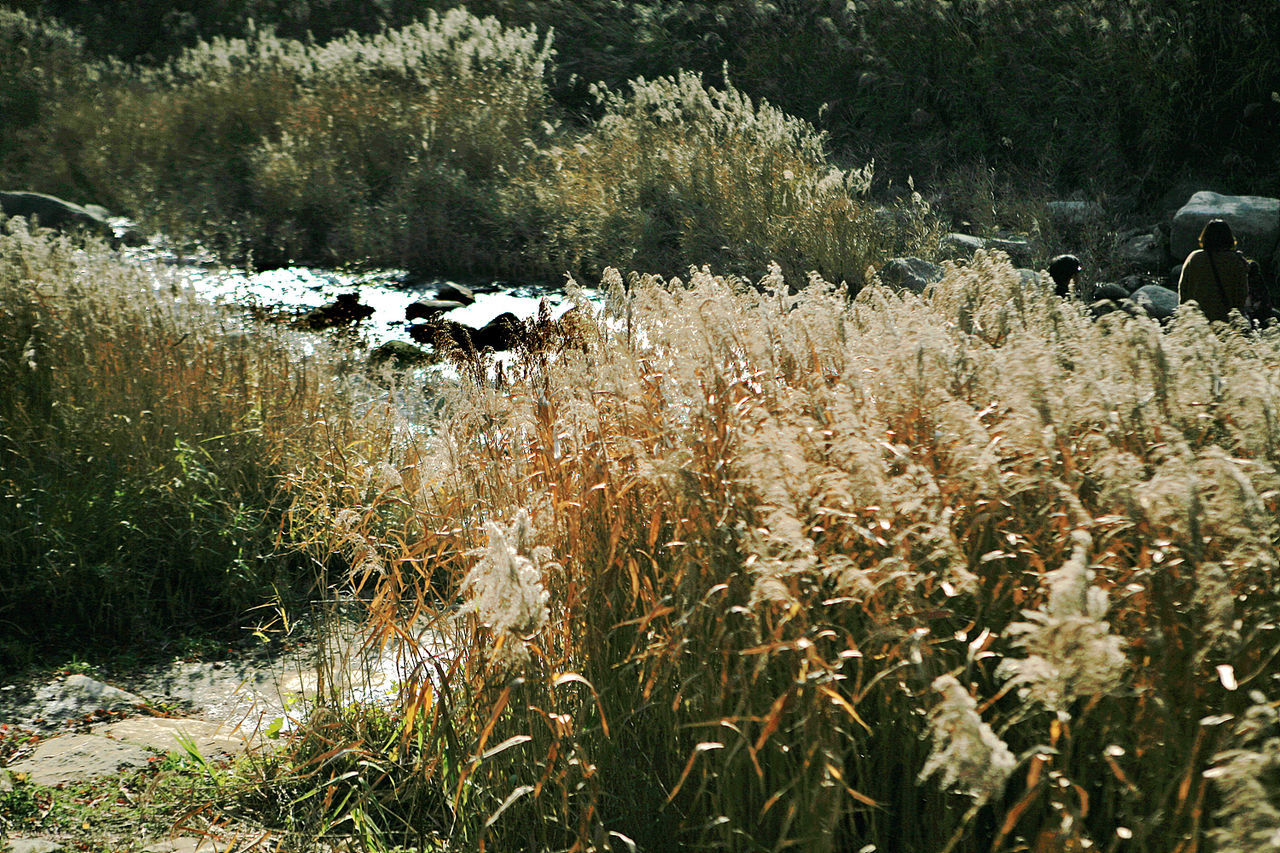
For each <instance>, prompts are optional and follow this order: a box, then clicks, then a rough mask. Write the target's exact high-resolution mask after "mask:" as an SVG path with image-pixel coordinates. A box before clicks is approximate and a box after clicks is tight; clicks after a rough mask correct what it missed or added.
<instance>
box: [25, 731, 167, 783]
mask: <svg viewBox="0 0 1280 853" xmlns="http://www.w3.org/2000/svg"><path fill="white" fill-rule="evenodd" d="M151 756H152V753H151V752H150V751H149V750H147V749H145V748H143V747H141V746H137V745H136V744H131V743H124V742H123V741H118V740H111V739H110V738H105V737H99V736H97V735H85V734H70V735H62V736H60V737H53V738H49V739H48V740H42V741H40V742H39V743H38V744H37V745H36V748H35V750H34V751H33V752H32V753H31V755H29V756H27V757H26V758H23V759H22V760H20V761H15V762H13V763H12V764H10V765H9V769H10V770H11V771H13V772H14V773H24V774H26V778H27V779H29V780H30V781H32V782H34V783H35V784H37V785H48V786H50V787H52V786H54V785H64V784H66V783H68V782H80V781H85V780H88V779H98V778H100V777H102V776H113V775H115V774H116V773H119V772H120V771H122V770H136V769H138V768H140V767H146V766H147V765H148V764H150V763H151V762H150V759H151Z"/></svg>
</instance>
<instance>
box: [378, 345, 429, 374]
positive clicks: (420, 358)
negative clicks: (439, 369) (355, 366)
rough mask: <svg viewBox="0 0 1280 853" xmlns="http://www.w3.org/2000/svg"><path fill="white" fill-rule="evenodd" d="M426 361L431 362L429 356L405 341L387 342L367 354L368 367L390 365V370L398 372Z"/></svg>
mask: <svg viewBox="0 0 1280 853" xmlns="http://www.w3.org/2000/svg"><path fill="white" fill-rule="evenodd" d="M428 361H431V356H429V355H428V354H427V353H426V352H425V351H424V350H422V349H421V348H419V347H416V346H414V345H413V344H411V343H407V342H406V341H387V342H386V343H382V344H378V346H376V347H374V348H373V350H372V351H371V352H370V353H369V366H370V367H384V366H387V365H390V366H391V367H392V368H395V369H397V370H400V369H403V368H406V367H412V366H413V365H415V364H423V363H425V362H428Z"/></svg>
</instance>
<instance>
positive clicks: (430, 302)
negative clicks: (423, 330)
mask: <svg viewBox="0 0 1280 853" xmlns="http://www.w3.org/2000/svg"><path fill="white" fill-rule="evenodd" d="M462 306H463V303H462V302H459V301H458V300H456V299H419V300H417V301H416V302H410V303H409V304H408V305H407V306H405V309H404V318H405V319H406V320H425V319H427V318H429V317H434V316H436V315H437V314H444V313H445V312H447V311H452V310H453V309H455V308H461V307H462Z"/></svg>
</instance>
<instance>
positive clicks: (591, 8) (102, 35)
mask: <svg viewBox="0 0 1280 853" xmlns="http://www.w3.org/2000/svg"><path fill="white" fill-rule="evenodd" d="M10 5H12V6H15V7H16V8H19V9H24V10H26V11H28V12H30V13H35V12H37V11H38V12H41V13H44V14H49V15H53V16H61V19H62V20H63V21H65V22H67V23H68V24H70V25H72V26H74V27H77V28H78V29H80V31H81V32H82V33H84V34H85V35H86V36H87V38H88V41H89V44H90V45H91V46H92V47H93V49H95V50H97V51H98V52H99V55H102V54H103V52H109V53H113V54H121V55H123V57H124V58H126V59H134V58H138V57H140V56H143V55H144V54H149V55H151V56H152V58H153V60H157V61H158V60H161V59H164V58H168V57H171V56H173V55H176V54H177V53H178V52H179V50H180V49H181V48H183V47H191V46H193V45H194V43H195V41H196V39H197V38H204V39H210V38H212V37H213V36H217V35H221V36H238V35H242V34H243V33H244V32H245V30H246V28H247V27H248V26H250V25H251V22H253V21H256V22H257V24H258V25H259V26H261V25H264V24H266V25H271V26H274V27H276V29H277V31H278V32H279V34H280V35H281V36H284V37H289V38H295V39H305V38H308V37H309V36H308V34H310V37H314V38H315V39H317V40H320V41H324V40H328V39H331V38H334V37H338V36H341V35H342V34H343V33H344V32H345V31H346V29H347V28H352V29H355V30H356V31H358V32H363V33H366V34H367V33H373V32H376V31H377V30H378V29H379V28H380V27H382V26H391V27H399V26H404V25H406V24H408V23H411V22H412V21H414V20H421V19H424V16H425V15H426V14H428V10H435V11H437V12H438V11H443V10H444V9H447V8H450V7H452V6H455V5H457V4H456V3H455V2H451V0H433V2H428V3H420V4H411V3H404V2H399V0H382V2H378V3H351V2H341V0H334V2H323V0H311V1H310V2H290V3H278V2H275V0H225V2H222V3H219V4H207V3H198V4H197V3H187V4H183V3H179V4H172V3H170V4H165V8H164V9H163V10H158V9H155V8H153V6H154V4H152V3H150V2H144V0H135V2H130V3H126V4H115V5H113V7H112V8H111V9H110V10H109V11H108V10H105V9H103V8H101V7H98V6H95V5H94V4H84V3H68V2H62V0H43V2H41V0H16V1H15V0H10ZM467 7H468V8H469V9H471V10H472V12H474V13H476V14H478V15H493V16H495V17H496V18H497V19H498V20H500V21H502V22H503V23H504V24H506V25H507V26H519V27H535V28H537V29H538V30H539V31H541V32H554V33H555V39H556V47H557V63H556V65H555V67H554V68H553V69H552V76H551V80H550V90H551V92H552V93H553V94H554V96H555V97H556V99H557V101H558V102H559V103H560V104H561V105H562V106H563V107H565V108H566V109H567V110H569V111H570V113H571V114H577V112H578V111H580V110H586V111H591V110H592V109H593V107H592V99H591V97H590V95H589V89H590V86H591V85H592V84H594V83H596V82H600V83H603V84H605V85H607V86H608V87H610V88H612V89H621V88H623V87H625V86H626V84H627V83H628V81H630V80H632V79H635V78H638V77H644V78H645V79H648V80H653V79H657V78H661V77H668V76H674V75H676V74H678V73H679V72H680V71H682V70H683V71H691V72H693V73H698V74H702V75H703V77H704V79H705V80H706V81H707V82H708V83H709V84H711V85H714V86H716V87H718V88H719V87H722V86H723V85H724V84H725V82H726V81H725V80H724V78H723V77H722V76H721V75H722V71H723V70H724V69H726V68H727V69H728V73H729V75H730V77H731V78H732V79H733V81H734V83H735V85H736V86H737V87H738V88H739V89H740V90H741V91H742V92H743V93H745V94H747V95H748V96H750V97H751V98H752V99H753V100H760V99H768V100H769V101H770V102H771V103H773V104H775V105H776V106H777V107H779V108H780V109H782V110H784V111H786V112H788V113H790V114H792V115H795V116H798V117H801V118H804V119H806V120H808V121H810V122H813V123H814V124H815V125H816V126H818V127H819V128H820V129H822V130H824V131H826V132H828V134H829V135H830V137H831V139H832V140H833V143H834V145H835V146H836V149H837V150H838V151H839V152H841V154H842V155H845V154H847V155H849V156H850V158H851V159H852V160H854V161H856V162H858V163H861V162H865V161H866V160H869V159H872V158H875V159H876V160H877V162H878V163H879V164H880V166H881V171H882V173H883V176H884V177H885V178H893V179H894V180H895V181H897V182H898V183H901V182H902V181H903V180H904V179H905V177H906V176H907V175H914V176H915V177H916V179H917V182H924V181H928V182H929V183H930V184H932V182H933V180H934V179H935V178H936V177H938V173H939V171H945V170H946V169H947V167H948V166H949V165H950V164H952V163H953V162H955V161H959V162H960V163H961V164H963V165H966V166H971V165H974V164H981V165H984V166H990V167H993V168H996V169H998V170H999V171H1001V172H1005V171H1009V172H1011V173H1012V174H1013V175H1014V176H1015V178H1017V179H1024V178H1025V177H1026V176H1027V174H1028V173H1032V174H1035V175H1038V176H1040V175H1043V176H1047V177H1048V178H1049V179H1050V180H1051V181H1052V184H1053V186H1054V187H1055V189H1056V190H1057V191H1059V192H1071V191H1086V192H1092V193H1095V194H1098V193H1116V192H1125V193H1133V192H1137V191H1146V192H1148V193H1153V194H1156V195H1158V194H1159V192H1160V191H1161V189H1162V185H1163V184H1164V182H1166V181H1168V180H1169V179H1170V178H1171V177H1172V176H1174V175H1177V174H1179V173H1180V172H1181V171H1183V170H1187V169H1190V170H1193V171H1200V172H1209V173H1211V174H1212V175H1213V176H1214V177H1216V178H1218V179H1219V180H1224V181H1228V182H1240V183H1243V184H1253V183H1255V182H1258V181H1262V182H1264V187H1263V188H1262V189H1263V190H1265V191H1267V192H1280V188H1277V186H1276V184H1275V182H1276V181H1277V180H1280V179H1278V178H1277V177H1276V172H1277V164H1276V160H1275V153H1274V150H1273V146H1271V145H1270V144H1269V143H1270V135H1269V133H1268V129H1269V128H1272V127H1274V126H1275V116H1276V115H1277V111H1278V110H1280V108H1278V107H1276V106H1275V105H1274V103H1273V102H1272V99H1271V95H1272V90H1273V89H1274V88H1275V84H1274V81H1275V80H1276V79H1277V76H1278V67H1277V62H1276V60H1275V59H1274V57H1273V52H1272V51H1270V50H1269V47H1270V46H1271V45H1273V44H1275V43H1276V42H1277V40H1280V10H1277V8H1276V7H1275V5H1274V4H1273V3H1270V2H1269V0H1246V2H1240V3H1233V4H1230V5H1228V6H1223V5H1222V4H1220V3H1213V2H1205V0H1178V2H1154V1H1153V2H1146V0H1144V2H1136V3H1134V2H1120V0H1053V1H1052V2H1043V0H989V1H988V0H982V2H978V0H954V2H951V0H858V2H843V0H823V2H816V3H815V2H805V3H793V2H780V3H771V2H763V1H762V0H732V2H717V3H704V2H690V0H646V1H645V2H622V0H572V1H571V0H548V2H539V3H527V2H523V0H474V2H471V3H469V4H467ZM122 15H123V16H125V19H126V20H132V19H134V18H136V23H137V24H138V26H121V16H122ZM160 21H168V24H166V26H165V27H164V29H163V35H162V36H161V33H160V32H159V27H158V22H160ZM151 30H155V31H156V32H154V33H152V34H151V35H150V36H145V37H143V40H142V41H139V38H140V36H142V35H143V34H146V33H148V32H149V31H151ZM153 36H155V37H160V40H159V41H156V39H155V38H154V37H153ZM1251 105H1252V106H1251ZM1246 110H1247V113H1248V114H1247V115H1246ZM1245 189H1250V190H1251V189H1255V187H1252V186H1245V187H1242V188H1241V190H1242V191H1243V190H1245Z"/></svg>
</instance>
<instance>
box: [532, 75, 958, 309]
mask: <svg viewBox="0 0 1280 853" xmlns="http://www.w3.org/2000/svg"><path fill="white" fill-rule="evenodd" d="M629 88H630V91H629V92H627V93H625V94H624V93H620V92H613V91H609V90H607V89H604V88H597V90H596V92H595V94H596V97H597V99H598V101H599V103H600V105H601V109H602V111H603V115H602V117H601V118H600V120H599V121H598V122H597V123H595V125H594V126H593V127H592V129H591V130H590V131H588V132H587V133H585V134H583V135H580V136H575V137H570V139H568V140H567V141H566V143H565V144H563V145H560V146H555V147H552V148H549V149H547V150H545V151H543V152H540V155H539V157H538V158H537V159H536V160H535V161H534V162H533V163H532V164H531V168H530V170H529V171H528V172H527V173H523V174H521V175H519V176H517V178H516V180H515V181H514V185H515V188H514V191H513V195H514V197H515V199H514V204H515V205H517V206H518V207H519V210H518V211H517V212H514V213H512V215H510V216H509V219H510V220H511V221H514V222H523V223H528V225H529V226H530V227H532V228H534V229H535V231H536V232H537V233H538V234H539V235H540V239H530V240H529V249H528V250H527V253H528V254H531V255H533V256H534V258H535V259H536V260H535V261H534V265H535V267H541V268H549V269H556V268H559V269H566V270H581V269H583V268H584V267H585V268H587V269H591V267H592V266H594V265H598V264H599V263H600V261H601V259H612V260H610V261H609V263H610V264H611V265H617V266H621V267H622V268H626V269H630V268H640V269H651V270H654V269H656V270H667V271H670V272H672V273H674V272H677V271H679V270H681V269H684V268H685V267H686V266H687V263H688V262H689V261H691V260H692V261H697V262H700V263H702V262H706V263H713V264H714V265H716V266H717V267H719V268H723V269H726V270H730V271H736V272H739V273H746V271H748V270H752V269H761V268H763V267H764V266H766V265H767V264H768V263H769V262H770V261H771V260H777V261H779V262H780V263H781V264H782V265H783V267H784V273H785V274H786V275H787V277H788V278H789V279H790V280H792V281H793V282H796V283H800V282H803V281H804V276H805V274H806V272H808V271H809V270H818V271H820V272H821V273H822V274H825V275H826V276H828V277H829V278H831V279H832V280H836V281H842V280H843V281H847V282H849V283H850V284H851V285H853V286H854V287H858V286H861V284H862V283H863V281H864V278H865V273H866V270H867V267H868V266H870V265H873V264H879V263H881V262H883V261H884V260H885V259H886V258H887V257H889V256H891V255H892V254H893V253H895V252H898V251H906V252H916V253H919V254H927V253H928V252H929V251H930V249H931V246H934V247H936V244H937V236H938V235H937V234H936V233H935V232H934V231H933V230H931V228H930V225H931V222H932V217H931V216H930V215H929V210H928V208H927V205H924V204H923V202H922V201H921V200H920V198H919V196H915V197H914V199H913V202H912V203H911V204H908V205H901V206H899V207H898V208H897V209H894V210H889V209H882V210H879V211H877V210H876V209H874V207H873V205H872V204H871V203H870V202H869V201H868V200H867V198H866V196H867V193H868V191H869V190H870V185H871V180H872V167H871V166H867V167H866V168H865V169H855V170H850V171H842V170H840V169H838V168H835V167H834V166H832V165H830V164H829V162H828V160H827V155H826V151H825V147H824V146H825V141H826V140H825V139H824V138H823V136H822V134H820V133H818V132H817V131H816V130H815V129H814V128H813V126H812V125H810V124H809V123H808V122H806V121H802V120H800V119H796V118H792V117H790V116H788V115H786V114H785V113H783V112H782V111H781V110H778V109H777V108H775V107H772V106H770V105H769V104H768V103H761V104H759V105H756V104H753V103H752V101H751V99H750V98H749V97H747V96H746V95H745V94H743V93H742V92H741V91H739V90H738V89H736V88H734V87H733V86H732V85H729V86H727V87H726V88H724V89H723V90H721V89H716V88H713V87H709V86H706V85H704V84H703V82H702V80H701V79H700V78H699V77H698V76H696V75H694V74H690V73H683V74H681V75H679V76H678V77H670V78H662V79H658V80H655V81H652V82H647V81H645V80H643V79H640V80H636V81H633V82H632V83H631V84H630V87H629Z"/></svg>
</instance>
